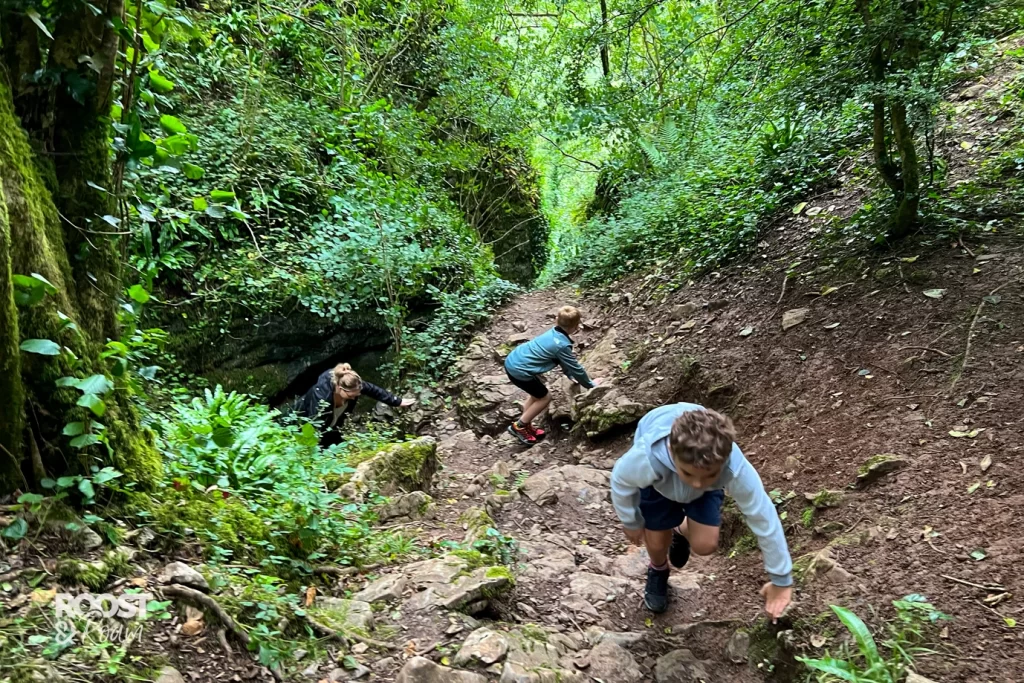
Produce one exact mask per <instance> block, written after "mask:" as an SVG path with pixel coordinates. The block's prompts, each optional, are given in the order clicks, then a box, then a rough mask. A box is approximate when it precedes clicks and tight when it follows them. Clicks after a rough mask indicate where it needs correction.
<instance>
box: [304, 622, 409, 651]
mask: <svg viewBox="0 0 1024 683" xmlns="http://www.w3.org/2000/svg"><path fill="white" fill-rule="evenodd" d="M305 619H306V621H307V622H308V623H309V625H310V626H312V627H313V630H314V631H316V632H317V633H319V634H320V635H321V636H323V637H325V638H332V639H334V640H337V641H339V642H342V643H344V644H345V645H346V646H347V645H348V641H350V640H354V641H356V642H357V643H363V644H364V645H369V646H370V647H376V648H380V649H382V650H398V649H400V648H399V646H398V645H394V644H393V643H385V642H384V641H383V640H374V639H373V638H367V637H366V636H361V635H359V634H358V633H352V632H351V631H335V630H334V629H333V628H330V627H329V626H325V625H323V624H321V623H320V622H319V621H316V620H315V619H313V618H312V617H310V616H309V615H308V614H307V615H306V617H305Z"/></svg>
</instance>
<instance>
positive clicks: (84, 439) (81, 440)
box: [71, 434, 100, 448]
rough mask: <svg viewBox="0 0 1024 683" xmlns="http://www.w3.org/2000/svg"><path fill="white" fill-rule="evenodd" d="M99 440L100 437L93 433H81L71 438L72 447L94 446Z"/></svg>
mask: <svg viewBox="0 0 1024 683" xmlns="http://www.w3.org/2000/svg"><path fill="white" fill-rule="evenodd" d="M99 442H100V437H98V436H96V435H95V434H82V435H81V436H76V437H75V438H73V439H71V447H72V448H88V447H89V446H94V445H96V444H98V443H99Z"/></svg>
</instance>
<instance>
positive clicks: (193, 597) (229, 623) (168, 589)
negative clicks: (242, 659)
mask: <svg viewBox="0 0 1024 683" xmlns="http://www.w3.org/2000/svg"><path fill="white" fill-rule="evenodd" d="M163 594H164V595H166V596H167V597H171V598H181V599H183V600H188V601H190V602H194V603H196V604H198V605H200V606H202V607H205V608H206V609H208V610H210V611H211V612H213V614H214V615H215V616H216V617H217V619H219V620H220V623H222V624H223V625H224V627H225V628H226V629H227V630H229V631H231V633H232V634H233V635H234V636H235V637H236V638H238V642H240V643H241V644H242V645H244V646H245V648H246V649H249V634H248V633H246V632H245V631H243V630H242V628H241V627H240V626H239V625H238V624H237V623H235V620H234V619H232V618H231V615H230V614H228V613H227V612H225V611H224V608H223V607H221V606H220V604H218V603H217V601H216V600H214V599H213V598H211V597H210V596H209V595H207V594H206V593H200V592H199V591H197V590H195V589H194V588H187V587H185V586H180V585H178V584H176V583H172V584H171V585H169V586H164V588H163Z"/></svg>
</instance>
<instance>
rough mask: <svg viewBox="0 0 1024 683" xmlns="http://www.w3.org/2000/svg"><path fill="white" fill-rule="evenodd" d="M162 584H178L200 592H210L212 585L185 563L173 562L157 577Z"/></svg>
mask: <svg viewBox="0 0 1024 683" xmlns="http://www.w3.org/2000/svg"><path fill="white" fill-rule="evenodd" d="M157 581H159V582H160V583H177V584H180V585H182V586H188V587H189V588H195V589H196V590H200V591H204V592H205V591H209V590H210V584H209V583H207V582H206V579H205V578H204V577H203V575H202V574H200V573H199V572H197V571H196V570H195V569H193V568H192V567H190V566H188V565H187V564H185V563H184V562H171V563H170V564H169V565H167V566H166V567H164V568H163V571H161V572H160V574H159V575H158V576H157Z"/></svg>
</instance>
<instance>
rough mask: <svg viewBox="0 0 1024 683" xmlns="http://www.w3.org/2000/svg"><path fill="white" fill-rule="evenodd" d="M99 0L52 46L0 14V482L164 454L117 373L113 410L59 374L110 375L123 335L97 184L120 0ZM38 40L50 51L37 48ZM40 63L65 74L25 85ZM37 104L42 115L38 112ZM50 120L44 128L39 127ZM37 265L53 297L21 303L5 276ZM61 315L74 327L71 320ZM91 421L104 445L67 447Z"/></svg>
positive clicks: (126, 468) (148, 463)
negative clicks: (24, 346) (98, 408)
mask: <svg viewBox="0 0 1024 683" xmlns="http://www.w3.org/2000/svg"><path fill="white" fill-rule="evenodd" d="M101 6H104V7H105V8H106V11H105V12H103V13H102V14H101V15H99V16H98V17H96V16H93V12H92V11H91V10H90V9H89V7H88V6H87V5H85V4H84V3H83V4H81V5H80V10H79V9H76V10H75V11H73V12H71V13H70V14H69V15H67V16H63V17H61V18H60V19H58V21H57V23H56V28H55V30H54V31H53V36H54V39H53V41H52V43H50V42H49V40H48V39H47V41H46V42H45V43H43V42H42V41H34V40H30V39H27V38H26V36H24V35H23V34H19V33H18V32H17V31H11V30H9V28H7V27H10V26H11V25H12V24H11V23H9V22H10V20H11V19H12V17H11V15H5V16H0V24H3V25H4V26H5V30H4V31H2V32H0V40H3V41H4V43H3V45H2V46H0V47H2V49H0V55H2V56H3V59H4V64H3V67H5V68H0V403H2V404H3V405H2V406H0V445H2V446H3V448H4V450H5V451H9V452H8V453H3V454H2V455H3V459H2V460H0V492H8V491H11V490H13V489H14V488H16V487H20V488H24V486H25V485H26V484H27V485H28V486H34V485H38V480H39V478H40V477H42V476H51V477H56V476H60V475H63V474H75V473H87V472H88V467H89V466H91V465H100V466H103V465H111V466H113V467H116V468H117V469H119V470H121V471H122V472H124V473H125V474H126V475H128V476H127V478H128V479H130V480H132V481H135V482H138V485H139V486H141V487H146V486H147V485H152V484H153V483H155V481H156V479H157V477H158V476H159V471H160V460H159V456H158V454H157V452H156V450H155V448H154V446H153V443H152V439H151V438H150V437H149V436H148V435H147V434H146V432H145V431H144V430H143V429H142V427H141V425H140V424H139V420H138V416H137V414H136V412H135V410H134V409H133V407H132V404H131V399H130V395H129V393H128V389H127V387H126V386H124V385H120V384H115V386H116V388H115V390H114V391H113V392H111V393H110V394H107V395H106V396H104V401H105V403H106V413H105V414H104V415H103V416H102V418H95V417H94V416H92V414H91V413H89V412H88V410H87V409H85V408H83V407H79V406H77V405H76V401H77V400H78V398H79V396H80V395H81V394H80V392H79V391H78V390H77V389H74V388H71V387H64V388H61V387H58V386H57V384H56V382H57V380H58V379H60V378H61V377H64V376H68V375H77V376H80V377H81V376H87V375H90V374H95V373H104V374H108V375H109V374H110V373H109V368H108V367H107V365H106V362H105V361H103V360H101V358H100V353H101V351H102V350H103V345H104V344H105V343H106V341H107V340H108V339H111V338H115V339H116V338H117V336H118V329H117V319H116V315H115V311H116V307H117V296H118V294H119V292H120V290H121V289H122V287H121V285H120V283H119V263H118V260H117V257H116V255H117V253H118V249H117V247H118V242H117V240H118V238H119V236H118V235H111V234H103V233H104V232H107V233H109V232H110V228H109V226H107V227H106V229H105V230H104V228H102V227H100V226H103V225H106V223H104V222H103V221H102V220H101V218H102V216H104V215H106V214H108V213H110V209H111V199H110V196H109V195H108V194H107V193H105V192H102V191H99V190H96V189H95V188H94V187H92V185H90V183H92V184H93V185H98V186H100V187H109V178H110V152H109V145H108V141H107V136H108V130H107V126H108V122H107V121H106V120H105V119H104V118H103V116H104V115H105V114H106V113H107V111H109V107H110V102H111V88H112V82H113V80H112V79H113V74H114V67H115V57H116V49H117V42H116V36H115V37H113V38H112V36H111V31H110V29H109V26H108V24H109V22H110V19H111V18H112V17H115V16H120V12H121V0H110V2H108V3H105V5H101ZM75 7H76V8H77V7H79V5H77V4H76V5H75ZM25 23H27V22H24V23H22V27H23V29H27V27H25V26H24V24H25ZM31 28H32V30H33V31H35V30H36V29H35V27H34V26H32V27H31ZM11 40H16V41H18V45H13V46H12V45H11V44H10V42H9V41H11ZM33 45H37V46H38V49H40V50H45V51H46V53H45V55H43V54H40V55H38V59H37V58H36V55H32V54H30V52H31V48H32V46H33ZM72 55H73V56H72ZM80 55H90V56H91V60H89V61H88V62H86V61H83V60H80V59H79V56H80ZM44 57H45V59H44ZM33 63H36V64H39V63H46V64H48V66H49V68H51V69H53V70H54V73H58V74H60V82H59V84H57V85H55V86H53V87H52V88H43V87H34V88H23V87H21V85H19V86H15V85H14V84H24V83H26V82H28V79H25V78H23V76H25V75H26V74H24V73H22V72H21V71H20V69H21V68H25V67H26V65H31V64H33ZM72 90H73V91H74V92H72ZM15 97H17V99H18V103H17V111H16V105H15ZM39 111H42V112H44V114H45V115H43V116H39V117H35V116H33V115H31V113H32V112H39ZM19 113H22V114H25V117H21V118H20V117H19V116H18V114H19ZM42 121H45V122H46V124H45V127H38V126H37V125H36V124H37V122H42ZM26 128H27V130H26ZM30 140H31V142H30ZM36 150H39V151H40V152H41V153H37V151H36ZM97 224H98V225H97ZM33 273H36V274H39V275H41V276H42V277H44V278H46V280H47V281H49V282H50V283H51V284H53V286H54V287H55V288H56V290H57V291H56V294H53V295H50V296H48V297H46V298H45V299H44V300H43V301H42V302H40V303H37V304H35V305H33V306H17V307H16V305H15V298H14V294H15V288H14V287H13V286H12V283H11V276H12V275H14V274H21V275H31V274H33ZM59 314H61V315H64V316H67V317H68V318H70V319H71V320H73V321H75V323H76V324H77V329H74V328H69V327H67V326H65V325H64V323H63V322H62V320H61V317H60V315H59ZM24 339H50V340H53V341H55V342H57V343H58V344H60V345H61V346H63V347H66V348H67V349H70V351H71V352H72V353H73V354H74V355H73V356H72V355H71V354H68V353H62V354H60V355H57V356H44V355H37V354H32V353H27V352H23V351H21V350H20V349H19V344H20V342H21V340H24ZM93 419H98V420H99V421H100V422H102V424H103V425H104V431H105V434H106V436H107V439H108V443H109V450H108V449H107V448H106V446H104V445H103V444H98V445H94V446H89V447H87V448H84V449H81V450H79V449H75V448H72V447H71V446H70V443H69V437H67V436H65V435H64V434H63V429H64V426H65V425H66V424H67V423H68V422H76V421H84V422H86V423H88V421H90V420H93Z"/></svg>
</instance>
